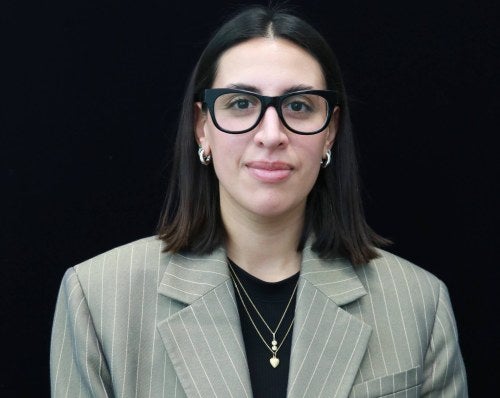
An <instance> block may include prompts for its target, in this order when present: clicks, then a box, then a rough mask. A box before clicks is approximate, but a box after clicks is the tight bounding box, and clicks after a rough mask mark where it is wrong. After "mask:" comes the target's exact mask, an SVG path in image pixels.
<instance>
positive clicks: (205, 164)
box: [198, 146, 212, 166]
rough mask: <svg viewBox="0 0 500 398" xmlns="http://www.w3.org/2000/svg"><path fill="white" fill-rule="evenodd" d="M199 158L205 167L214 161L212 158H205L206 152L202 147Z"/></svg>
mask: <svg viewBox="0 0 500 398" xmlns="http://www.w3.org/2000/svg"><path fill="white" fill-rule="evenodd" d="M198 157H199V158H200V162H201V164H202V165H203V166H208V165H209V164H210V162H211V161H212V156H210V155H208V156H205V151H204V150H203V148H202V147H201V146H200V147H199V148H198Z"/></svg>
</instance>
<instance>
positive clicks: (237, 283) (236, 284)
mask: <svg viewBox="0 0 500 398" xmlns="http://www.w3.org/2000/svg"><path fill="white" fill-rule="evenodd" d="M228 265H229V269H230V271H231V272H230V274H231V279H232V280H233V284H234V287H235V288H236V292H237V293H238V297H239V298H240V300H241V303H242V304H243V308H244V309H245V312H246V314H247V315H248V318H249V319H250V322H251V324H252V326H253V327H254V329H255V331H256V332H257V334H258V335H259V337H260V339H261V340H262V342H263V343H264V345H265V346H266V348H267V349H268V350H269V351H271V353H272V354H273V356H272V357H271V358H270V359H269V363H270V364H271V366H272V367H273V368H276V367H277V366H278V365H279V363H280V360H279V358H278V357H277V353H278V351H279V349H280V348H281V346H282V345H283V343H284V342H285V340H286V338H287V336H288V334H289V333H290V330H292V325H293V322H294V320H295V317H294V318H293V319H292V321H291V322H290V325H289V326H288V328H287V330H286V333H285V335H284V336H283V340H281V343H280V344H279V345H278V341H277V340H276V333H277V332H278V329H279V328H280V326H281V323H282V322H283V319H284V318H285V315H286V313H287V312H288V308H289V307H290V304H291V303H292V299H293V297H294V295H295V292H296V290H297V286H298V282H299V281H298V280H297V283H296V284H295V287H294V288H293V292H292V295H291V296H290V299H289V300H288V304H287V305H286V308H285V311H284V312H283V314H282V315H281V318H280V320H279V322H278V325H277V326H276V328H275V329H274V330H272V329H271V328H270V327H269V325H268V324H267V322H266V320H265V319H264V317H263V316H262V314H261V313H260V312H259V310H258V309H257V307H256V305H255V304H254V302H253V301H252V299H251V298H250V295H249V294H248V293H247V291H246V289H245V287H244V286H243V284H242V283H241V281H240V278H238V275H237V274H236V272H235V271H234V269H233V267H232V265H231V264H230V263H228ZM240 288H241V290H243V293H244V294H245V296H246V298H247V299H248V301H249V302H250V304H251V305H252V307H253V309H254V310H255V312H256V313H257V315H258V316H259V318H260V320H261V321H262V322H263V323H264V325H265V326H266V328H267V330H269V332H270V333H271V335H272V340H271V345H269V344H268V343H267V342H266V340H265V339H264V337H263V336H262V334H261V332H260V330H259V328H258V327H257V325H256V324H255V321H254V320H253V318H252V316H251V315H250V311H249V310H248V307H247V305H246V304H245V300H243V296H242V295H241V291H240Z"/></svg>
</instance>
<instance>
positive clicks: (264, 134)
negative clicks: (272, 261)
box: [196, 38, 338, 218]
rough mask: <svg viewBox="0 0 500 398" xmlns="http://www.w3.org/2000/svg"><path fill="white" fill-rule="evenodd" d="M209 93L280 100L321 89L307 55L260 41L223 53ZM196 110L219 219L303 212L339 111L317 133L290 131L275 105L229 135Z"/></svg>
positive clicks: (274, 41)
mask: <svg viewBox="0 0 500 398" xmlns="http://www.w3.org/2000/svg"><path fill="white" fill-rule="evenodd" d="M212 87H213V88H243V89H246V90H249V91H253V92H257V93H259V94H262V95H266V96H278V95H282V94H284V93H287V92H288V91H291V90H292V91H296V90H301V89H302V90H304V89H320V90H321V89H325V88H326V84H325V80H324V76H323V72H322V70H321V67H320V65H319V63H318V62H317V61H316V60H315V59H314V58H313V57H312V56H311V55H309V54H308V53H307V52H306V51H304V50H303V49H301V48H300V47H298V46H297V45H295V44H293V43H292V42H290V41H287V40H284V39H272V38H257V39H251V40H249V41H246V42H243V43H241V44H238V45H236V46H234V47H232V48H230V49H229V50H227V51H226V52H225V53H223V55H222V56H221V58H220V60H219V64H218V68H217V74H216V77H215V80H214V83H213V86H212ZM196 105H197V107H196V112H197V122H196V135H197V139H198V142H199V144H200V145H201V146H202V147H203V149H204V152H205V155H209V154H210V155H211V156H212V159H213V167H214V169H215V173H216V175H217V177H218V179H219V191H220V202H221V212H222V215H223V217H224V216H225V215H228V214H231V213H232V214H233V215H235V214H237V213H238V212H239V214H241V212H243V213H246V214H248V215H250V216H252V217H254V216H257V217H259V218H262V217H264V218H276V217H282V216H285V217H287V216H290V215H291V214H292V213H294V212H295V214H299V215H301V214H303V212H304V209H305V203H306V199H307V195H308V194H309V192H310V191H311V189H312V187H313V185H314V183H315V181H316V179H317V177H318V173H319V170H320V166H321V164H320V163H321V159H322V158H324V157H325V154H326V152H327V150H328V149H329V148H331V146H332V144H333V141H334V139H335V134H336V125H337V119H338V109H336V110H335V112H334V115H333V117H332V122H331V123H330V125H329V126H328V127H327V128H326V129H325V130H324V131H322V132H320V133H318V134H314V135H299V134H296V133H293V132H291V131H289V130H287V128H286V127H285V126H283V124H282V123H281V121H280V119H279V117H278V114H277V112H276V110H275V109H274V108H273V107H269V108H268V109H267V110H266V112H265V114H264V117H263V118H262V120H261V121H260V123H259V124H258V125H257V126H256V127H255V128H254V129H253V130H251V131H249V132H247V133H243V134H227V133H224V132H222V131H220V130H219V129H217V128H216V127H215V125H214V123H213V121H212V119H211V116H210V115H209V113H208V112H202V111H201V104H199V103H198V104H196ZM209 167H210V166H209Z"/></svg>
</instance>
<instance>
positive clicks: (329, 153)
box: [321, 150, 332, 168]
mask: <svg viewBox="0 0 500 398" xmlns="http://www.w3.org/2000/svg"><path fill="white" fill-rule="evenodd" d="M331 161H332V151H330V150H328V151H327V152H326V159H322V160H321V167H323V168H326V167H328V165H329V164H330V162H331Z"/></svg>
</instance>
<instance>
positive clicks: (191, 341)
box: [174, 308, 217, 397]
mask: <svg viewBox="0 0 500 398" xmlns="http://www.w3.org/2000/svg"><path fill="white" fill-rule="evenodd" d="M190 309H191V312H192V313H193V314H194V311H193V308H190ZM179 319H180V320H181V323H182V326H184V330H185V331H186V336H187V338H188V340H189V342H190V343H191V347H192V348H193V351H194V354H195V355H196V358H197V359H198V362H199V363H200V366H201V369H202V370H203V374H204V375H205V377H206V378H207V381H208V384H209V385H210V388H211V390H212V392H213V393H214V397H216V396H217V394H216V393H215V389H214V386H213V385H212V382H211V381H210V377H208V374H207V371H206V370H205V367H204V366H203V362H202V361H201V359H200V356H199V355H198V350H197V349H196V347H195V345H194V343H193V340H191V335H190V333H189V330H188V329H187V328H186V325H185V324H184V320H183V319H182V314H179ZM174 338H175V337H174ZM193 381H194V380H193Z"/></svg>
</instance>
